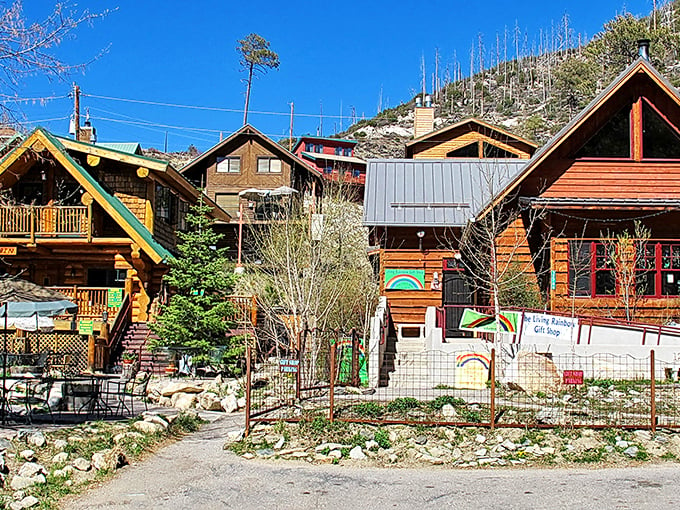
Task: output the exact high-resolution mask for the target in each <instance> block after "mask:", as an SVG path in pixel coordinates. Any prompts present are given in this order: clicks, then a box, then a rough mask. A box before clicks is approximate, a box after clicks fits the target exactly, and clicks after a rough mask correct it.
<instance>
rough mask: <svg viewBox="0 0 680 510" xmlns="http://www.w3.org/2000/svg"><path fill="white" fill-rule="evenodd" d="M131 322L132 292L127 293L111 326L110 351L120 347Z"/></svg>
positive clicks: (108, 346)
mask: <svg viewBox="0 0 680 510" xmlns="http://www.w3.org/2000/svg"><path fill="white" fill-rule="evenodd" d="M130 322H132V300H131V299H130V294H126V295H125V297H124V298H123V302H122V303H121V305H120V308H119V309H118V313H117V314H116V317H115V319H114V320H113V325H112V326H111V332H110V333H109V342H108V345H107V348H108V350H109V352H114V349H116V348H117V347H118V345H119V344H120V342H121V340H122V338H123V335H125V332H126V331H127V329H128V326H129V325H130Z"/></svg>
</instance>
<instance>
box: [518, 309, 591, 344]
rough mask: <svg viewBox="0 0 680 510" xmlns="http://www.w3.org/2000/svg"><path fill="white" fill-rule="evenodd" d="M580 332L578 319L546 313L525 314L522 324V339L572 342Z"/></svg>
mask: <svg viewBox="0 0 680 510" xmlns="http://www.w3.org/2000/svg"><path fill="white" fill-rule="evenodd" d="M577 330H578V319H576V318H574V317H559V316H557V315H548V314H546V313H529V312H525V313H524V322H523V323H522V339H523V341H524V339H525V338H528V337H537V336H538V337H543V338H552V339H554V340H558V339H559V340H571V339H572V337H573V335H575V333H576V331H577Z"/></svg>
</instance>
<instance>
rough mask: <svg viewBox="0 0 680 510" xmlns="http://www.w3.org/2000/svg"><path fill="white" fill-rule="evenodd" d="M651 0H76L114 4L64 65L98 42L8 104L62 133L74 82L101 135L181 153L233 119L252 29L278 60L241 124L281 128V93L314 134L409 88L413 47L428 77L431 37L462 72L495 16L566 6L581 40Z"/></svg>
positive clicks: (30, 5)
mask: <svg viewBox="0 0 680 510" xmlns="http://www.w3.org/2000/svg"><path fill="white" fill-rule="evenodd" d="M25 4H26V5H25V7H24V10H25V12H26V15H27V17H28V18H29V19H30V20H36V19H39V18H40V17H42V16H44V15H45V14H46V13H47V12H48V11H49V9H50V7H51V5H52V2H51V1H47V0H39V1H36V0H27V1H25ZM651 4H652V0H629V1H627V2H625V3H624V2H622V1H621V0H600V1H597V2H593V1H589V2H586V1H580V0H578V1H571V2H562V1H542V2H539V1H528V0H525V1H502V0H487V1H486V2H481V1H469V0H468V1H459V0H455V1H448V2H446V1H420V2H415V1H409V0H392V1H390V2H387V1H383V0H376V1H366V0H364V1H363V2H362V1H354V0H347V1H345V2H336V3H331V2H311V1H305V0H301V1H297V2H281V1H280V0H279V1H270V0H257V1H252V2H241V1H238V2H236V1H233V0H221V1H212V0H194V1H178V0H137V1H132V0H98V1H96V2H93V1H89V2H87V1H82V2H80V4H79V5H80V8H86V7H89V8H90V9H91V10H93V11H101V10H104V9H107V8H109V9H116V8H117V10H116V11H115V12H112V13H111V14H109V15H108V16H107V17H106V18H104V19H101V20H97V21H95V22H94V23H93V25H92V26H82V27H80V28H79V29H78V30H77V32H76V37H75V38H73V39H71V40H67V41H65V42H64V43H63V44H62V46H61V47H60V48H59V49H58V54H59V55H60V56H61V57H62V58H64V59H65V60H67V61H68V62H73V63H75V62H82V61H86V60H88V59H90V58H91V57H92V56H94V55H96V54H97V53H98V52H99V51H100V50H102V49H103V48H107V47H108V51H107V52H106V53H105V54H104V55H103V56H102V57H101V58H100V59H99V60H97V61H96V62H94V63H92V64H91V65H90V66H89V67H88V68H87V70H86V71H85V72H84V73H83V74H76V75H74V76H72V77H70V78H68V79H67V80H66V81H51V82H50V81H48V80H46V79H44V78H43V77H40V76H35V77H31V78H29V79H27V80H25V81H24V82H23V83H22V84H21V86H20V87H19V88H18V89H17V90H16V94H17V95H18V96H19V97H22V98H40V97H50V96H58V97H60V98H59V99H54V100H50V101H43V102H32V103H22V104H20V105H19V106H16V108H17V109H19V110H20V111H21V114H22V115H24V116H25V117H24V118H25V121H26V124H27V125H30V126H33V125H35V123H38V124H40V125H43V126H45V127H47V128H48V129H50V130H52V131H53V132H55V133H57V134H62V135H66V134H67V133H68V116H69V114H70V113H71V111H72V102H71V100H70V99H69V98H67V97H64V96H66V95H67V94H68V93H69V91H70V86H71V82H72V81H76V82H77V83H78V85H79V86H80V88H81V89H82V91H83V97H82V101H81V102H82V109H83V112H84V111H85V109H86V108H88V107H89V109H90V114H91V117H92V121H93V124H94V125H95V127H96V128H97V131H98V135H99V140H100V141H138V142H140V143H141V144H142V145H143V146H144V147H156V148H160V149H162V148H163V145H164V140H165V136H166V131H167V133H168V135H167V136H168V148H169V150H184V149H186V148H187V147H188V146H189V144H194V145H196V146H197V147H198V148H199V149H200V150H205V149H207V148H209V147H210V146H212V145H214V144H215V143H217V142H218V141H219V137H220V131H221V132H223V134H224V136H227V135H229V134H230V133H231V132H233V131H234V130H236V129H238V128H239V127H240V126H241V123H242V117H243V114H242V113H241V110H242V108H243V102H244V90H245V88H244V85H243V83H242V82H241V79H242V78H243V77H244V74H243V73H241V72H240V71H239V65H238V54H237V53H236V51H235V47H236V44H237V43H236V41H237V40H238V39H240V38H243V37H244V36H245V35H247V34H248V33H250V32H256V33H259V34H260V35H262V36H263V37H265V38H266V39H268V40H269V41H270V42H271V47H272V49H273V50H274V51H276V52H278V54H279V56H280V60H281V67H280V69H279V70H278V71H272V72H270V73H269V74H267V75H266V76H263V77H261V78H259V79H258V80H256V82H255V83H254V88H253V93H252V98H251V111H252V112H253V113H251V114H250V116H249V121H250V123H251V124H253V125H254V126H255V127H256V128H258V129H260V130H261V131H263V132H264V133H265V134H267V135H269V136H271V137H273V138H275V139H278V138H279V137H284V136H287V134H288V129H289V120H290V119H289V116H288V113H289V111H290V106H289V104H290V103H291V102H294V104H295V114H296V115H295V119H294V130H293V131H294V135H296V136H299V135H301V134H305V133H312V134H316V132H317V130H318V129H319V127H320V118H319V116H320V112H321V109H323V115H324V117H323V134H324V135H326V136H328V135H331V134H333V133H334V132H335V131H340V128H341V125H342V127H343V128H346V127H347V126H348V124H349V118H350V115H351V112H352V107H354V110H355V112H356V114H357V116H358V117H359V118H361V116H362V115H365V116H366V117H371V116H373V115H375V114H376V112H377V108H378V104H379V98H380V96H381V91H382V104H383V107H385V106H395V105H397V104H399V103H401V102H403V101H406V100H409V99H410V98H411V97H413V95H414V93H415V92H416V91H417V90H418V89H419V87H420V62H421V56H422V55H425V61H426V66H427V73H428V75H430V74H431V73H433V72H434V52H435V48H438V49H439V53H440V55H441V63H442V66H445V65H446V64H450V63H452V62H453V60H454V54H455V55H457V57H458V60H459V61H462V62H463V70H466V69H467V68H468V67H469V51H470V46H471V44H472V42H473V41H474V40H476V39H477V37H478V34H479V33H482V34H483V37H484V41H485V45H486V46H488V47H491V46H494V47H495V41H496V33H499V34H500V35H501V40H502V38H503V33H504V30H505V27H507V29H508V31H509V32H510V33H511V32H512V29H513V27H514V25H515V22H516V21H517V23H518V24H519V27H520V28H521V29H522V31H523V32H524V33H526V34H528V40H529V41H530V42H531V41H533V40H537V39H538V35H539V31H540V30H541V29H543V30H544V31H545V30H548V31H549V30H550V27H551V24H557V23H559V20H560V19H561V18H562V17H563V15H564V14H565V13H567V14H568V15H569V17H570V20H571V25H572V27H573V29H574V31H575V32H577V33H578V32H580V33H584V34H587V35H588V36H589V37H590V36H592V35H594V34H596V33H597V32H599V31H600V30H601V29H602V25H603V23H605V22H606V21H608V20H610V19H611V18H613V17H614V16H615V15H616V14H617V13H621V12H623V11H629V12H632V13H633V14H647V13H648V12H649V11H650V10H651V7H652V5H651ZM509 37H510V36H509ZM509 45H510V46H512V44H511V43H509ZM508 51H509V53H512V51H511V49H509V50H508ZM428 82H429V80H428ZM4 92H7V91H4ZM95 96H100V97H95ZM103 97H109V98H118V99H125V100H126V101H121V100H113V99H103ZM129 100H134V101H139V102H131V101H129ZM148 102H155V103H168V104H175V105H185V106H187V108H180V107H169V106H157V105H152V104H146V103H148ZM195 107H211V108H217V109H225V110H235V111H233V112H230V111H215V110H205V109H198V108H195ZM256 111H261V112H269V113H267V114H259V113H254V112H256ZM340 116H343V117H344V118H342V119H341V118H340ZM47 119H56V120H47Z"/></svg>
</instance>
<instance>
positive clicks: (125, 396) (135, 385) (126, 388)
mask: <svg viewBox="0 0 680 510" xmlns="http://www.w3.org/2000/svg"><path fill="white" fill-rule="evenodd" d="M150 379H151V374H150V373H148V372H138V373H137V374H136V375H135V376H134V377H131V378H130V379H127V380H119V381H109V382H108V383H109V385H110V386H113V387H114V388H115V390H114V391H113V392H111V394H113V395H115V396H116V398H117V401H118V405H117V406H116V414H117V415H122V414H123V412H126V413H127V414H130V415H131V416H134V414H135V399H137V398H139V399H141V400H142V402H143V403H144V410H145V411H148V410H149V405H148V403H147V398H146V389H147V387H148V385H149V380H150ZM128 404H129V405H128Z"/></svg>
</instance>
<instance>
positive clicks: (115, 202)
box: [29, 128, 173, 261]
mask: <svg viewBox="0 0 680 510" xmlns="http://www.w3.org/2000/svg"><path fill="white" fill-rule="evenodd" d="M37 130H40V131H41V132H42V133H43V134H44V135H45V136H46V137H47V138H48V139H49V140H50V141H51V142H52V143H53V144H54V145H55V147H57V149H59V150H60V151H61V152H62V153H63V154H64V156H65V157H66V158H67V159H68V161H69V163H71V164H72V165H73V167H74V168H75V169H76V171H78V172H79V173H80V174H81V175H82V176H83V178H84V179H85V180H86V181H87V182H88V184H90V185H91V186H92V187H93V188H94V189H95V190H96V191H97V192H98V193H99V194H100V195H101V196H102V197H104V199H105V200H106V201H107V202H108V203H109V205H111V207H113V208H114V209H115V211H116V212H117V213H118V214H120V215H121V216H122V217H123V220H125V222H127V224H128V225H129V226H130V227H132V229H133V230H134V231H135V232H136V233H137V234H138V235H139V236H140V237H141V238H142V239H143V240H144V241H145V242H146V243H147V244H148V245H149V246H150V247H151V248H152V249H153V250H154V251H155V252H156V253H157V254H158V256H159V257H160V258H161V260H163V261H167V260H168V259H171V258H173V255H172V253H170V251H168V250H167V249H166V248H165V247H164V246H163V245H161V244H160V243H159V242H158V241H156V239H155V238H154V237H153V235H152V234H151V232H149V230H148V229H147V228H146V226H144V224H143V223H142V222H141V221H140V220H139V218H137V216H135V215H134V214H133V213H132V211H130V209H128V208H127V207H126V206H125V204H123V202H121V200H120V199H119V198H118V197H116V196H115V195H112V194H110V193H109V192H108V191H106V190H105V189H104V188H103V187H102V186H101V184H99V183H98V182H97V181H96V180H95V179H94V177H92V175H91V174H90V173H89V172H88V171H87V170H85V169H84V168H83V167H82V166H80V165H79V164H78V162H76V161H75V160H74V159H73V158H72V157H71V156H70V154H69V153H68V151H67V150H66V148H65V147H64V146H63V145H62V144H61V142H60V141H59V139H58V137H56V136H54V135H52V134H51V133H49V132H48V131H46V130H45V129H43V128H37ZM29 136H30V135H29Z"/></svg>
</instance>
